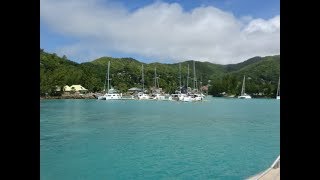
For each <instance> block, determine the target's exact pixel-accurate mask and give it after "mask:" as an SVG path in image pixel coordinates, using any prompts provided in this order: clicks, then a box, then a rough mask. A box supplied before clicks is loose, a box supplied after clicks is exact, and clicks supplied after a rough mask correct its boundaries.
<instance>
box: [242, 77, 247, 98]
mask: <svg viewBox="0 0 320 180" xmlns="http://www.w3.org/2000/svg"><path fill="white" fill-rule="evenodd" d="M245 81H246V75H244V76H243V82H242V89H241V96H243V95H244V93H245V92H244V91H245Z"/></svg>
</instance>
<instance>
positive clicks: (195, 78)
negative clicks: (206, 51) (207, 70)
mask: <svg viewBox="0 0 320 180" xmlns="http://www.w3.org/2000/svg"><path fill="white" fill-rule="evenodd" d="M193 77H194V80H193V89H196V88H197V77H196V66H195V61H193Z"/></svg>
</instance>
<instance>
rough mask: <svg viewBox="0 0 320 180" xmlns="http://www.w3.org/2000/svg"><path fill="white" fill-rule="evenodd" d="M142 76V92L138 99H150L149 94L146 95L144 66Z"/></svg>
mask: <svg viewBox="0 0 320 180" xmlns="http://www.w3.org/2000/svg"><path fill="white" fill-rule="evenodd" d="M141 76H142V92H139V93H138V99H150V96H149V95H148V94H145V93H144V73H143V64H142V67H141Z"/></svg>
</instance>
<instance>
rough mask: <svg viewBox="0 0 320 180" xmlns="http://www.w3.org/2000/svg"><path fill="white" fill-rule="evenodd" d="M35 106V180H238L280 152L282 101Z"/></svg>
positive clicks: (59, 102) (70, 102)
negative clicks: (37, 154)
mask: <svg viewBox="0 0 320 180" xmlns="http://www.w3.org/2000/svg"><path fill="white" fill-rule="evenodd" d="M207 100H208V101H206V102H198V103H179V102H166V101H162V102H161V101H130V100H129V101H101V100H100V101H98V100H41V101H40V177H41V179H42V180H79V179H244V178H246V177H248V176H252V175H254V174H256V173H258V172H260V171H262V170H264V169H266V168H267V167H269V166H270V165H271V164H272V162H273V161H274V160H275V159H276V158H277V156H278V155H279V153H280V101H279V100H274V99H224V98H211V97H208V99H207Z"/></svg>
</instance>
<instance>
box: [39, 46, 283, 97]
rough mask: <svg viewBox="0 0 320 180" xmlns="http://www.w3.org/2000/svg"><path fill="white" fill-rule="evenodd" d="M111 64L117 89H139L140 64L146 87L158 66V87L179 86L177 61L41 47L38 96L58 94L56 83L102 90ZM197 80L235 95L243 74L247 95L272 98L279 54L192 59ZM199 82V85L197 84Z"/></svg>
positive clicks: (151, 83) (184, 71) (214, 91)
mask: <svg viewBox="0 0 320 180" xmlns="http://www.w3.org/2000/svg"><path fill="white" fill-rule="evenodd" d="M108 61H110V63H111V67H110V78H111V86H112V87H114V88H116V89H118V90H119V91H120V92H126V91H127V90H128V89H129V88H131V87H138V88H141V87H142V84H141V77H142V76H141V65H142V64H143V65H144V78H145V87H146V88H151V87H152V86H154V70H155V67H156V68H157V76H158V77H159V85H160V87H161V88H162V89H163V90H164V91H165V92H167V93H173V92H174V91H175V90H177V89H178V86H179V63H175V64H161V63H150V64H145V63H141V62H139V61H137V60H135V59H133V58H112V57H101V58H99V59H96V60H94V61H92V62H85V63H81V64H79V63H76V62H73V61H70V60H68V59H67V57H66V56H63V57H59V56H57V55H56V54H55V53H53V54H51V53H47V52H45V51H44V50H43V49H40V95H45V94H46V93H48V94H49V95H60V94H61V92H60V93H59V92H57V91H56V88H57V86H58V87H60V88H63V86H65V85H69V86H71V85H73V84H80V85H82V86H83V87H85V88H87V89H88V90H89V91H90V92H102V91H103V89H104V85H105V80H106V73H107V64H108ZM188 64H189V70H190V73H189V77H190V79H189V82H188V84H189V87H191V88H193V76H194V75H193V61H192V60H189V61H184V62H181V77H182V78H181V81H182V85H186V83H187V72H188ZM195 66H196V77H197V80H198V83H199V84H200V83H201V84H202V85H203V86H204V85H209V94H212V95H215V96H220V95H221V93H223V92H225V93H226V94H228V95H238V94H240V91H241V85H242V79H243V76H244V75H246V77H247V80H246V92H247V93H248V94H258V93H263V94H264V96H268V97H273V96H275V93H276V88H277V83H278V78H279V73H280V55H277V56H267V57H254V58H251V59H249V60H247V61H244V62H242V63H238V64H230V65H219V64H213V63H209V62H199V61H195ZM199 84H198V86H199Z"/></svg>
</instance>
